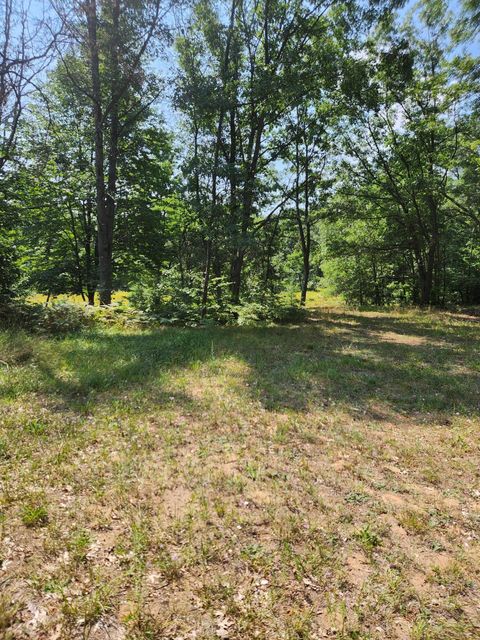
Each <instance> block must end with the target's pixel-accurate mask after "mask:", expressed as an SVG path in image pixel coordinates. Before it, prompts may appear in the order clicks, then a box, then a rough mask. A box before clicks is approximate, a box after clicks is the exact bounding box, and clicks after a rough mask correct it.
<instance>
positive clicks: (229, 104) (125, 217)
mask: <svg viewBox="0 0 480 640" xmlns="http://www.w3.org/2000/svg"><path fill="white" fill-rule="evenodd" d="M42 10H43V13H42V14H41V15H40V12H39V9H38V7H36V5H32V10H31V14H33V17H32V15H31V14H29V13H28V12H27V11H26V8H25V7H23V5H21V3H20V4H19V3H18V0H17V1H15V0H5V1H4V2H2V13H3V18H4V19H3V24H4V27H3V33H2V40H3V42H2V52H3V53H2V64H1V68H0V87H1V89H0V91H1V94H0V95H1V102H0V104H1V118H0V121H1V127H2V138H1V140H2V143H1V144H2V147H1V150H0V158H1V164H0V171H1V173H0V188H1V192H0V193H1V199H0V216H1V217H0V225H1V231H2V235H1V246H0V265H1V267H0V286H1V295H2V299H4V300H5V299H7V300H8V299H9V298H12V296H14V297H17V298H18V297H20V298H22V297H23V298H25V297H26V296H28V295H31V294H32V293H38V294H43V295H45V296H47V297H48V298H49V299H50V297H51V296H55V295H58V294H78V295H80V296H81V298H82V300H85V301H88V303H89V304H91V305H92V304H94V303H95V293H96V292H97V295H98V300H99V302H100V304H101V305H108V304H110V303H111V300H112V291H115V290H120V291H124V290H128V291H131V292H132V302H133V304H134V305H135V306H136V307H137V308H139V309H143V310H147V311H149V312H152V313H154V314H156V315H157V317H162V318H176V317H179V318H182V319H185V318H189V319H197V320H198V319H203V318H211V319H213V320H216V321H220V322H228V321H229V320H231V319H232V318H233V319H234V318H235V317H237V316H238V314H239V311H238V309H237V307H238V306H239V305H240V306H241V305H242V304H244V305H253V306H254V308H256V310H257V311H256V312H257V313H258V314H260V315H262V313H264V314H267V315H268V310H269V308H270V307H271V306H272V305H275V303H276V302H278V296H279V295H281V294H282V293H283V294H284V293H285V292H292V291H300V299H299V302H300V305H304V304H305V299H306V292H307V291H308V289H315V288H316V287H319V286H322V285H324V286H325V285H326V286H328V287H330V289H331V290H332V291H333V292H335V293H337V294H341V295H342V296H343V297H344V298H345V299H346V300H347V301H348V302H350V303H353V304H361V305H368V304H373V305H392V304H407V305H408V304H412V305H421V306H443V307H445V306H448V305H459V304H460V305H469V304H478V303H479V301H480V284H479V282H480V281H479V278H480V253H479V243H478V237H479V236H478V227H479V221H480V217H479V202H478V194H477V192H478V189H477V178H478V163H479V160H478V139H479V131H478V109H479V107H478V104H479V103H478V57H477V56H476V53H477V48H476V39H475V38H476V25H477V22H476V20H477V18H478V15H479V14H478V9H477V8H476V6H474V5H470V4H468V5H466V6H465V7H460V6H456V5H455V6H453V7H448V6H447V5H446V4H445V3H443V2H440V1H434V2H425V3H421V4H420V5H418V6H416V5H412V6H407V7H405V6H395V3H393V5H392V4H391V3H389V2H371V3H368V4H365V3H362V2H360V3H356V2H346V3H342V2H340V3H337V2H330V1H329V0H327V1H322V2H320V3H317V2H313V3H310V2H302V1H300V0H296V1H295V2H276V0H268V2H265V3H262V2H252V3H249V2H240V0H232V2H231V3H230V4H228V3H219V4H215V3H213V2H208V1H207V0H205V1H201V2H194V3H192V4H187V5H182V4H181V3H176V2H172V4H171V5H168V6H167V4H163V3H162V2H161V1H160V0H155V1H153V2H140V3H139V2H135V1H132V2H131V3H129V2H120V1H119V2H114V1H112V2H98V3H97V2H93V0H92V2H84V3H77V2H71V3H68V2H63V0H62V1H61V2H60V1H59V2H56V1H53V0H52V2H51V6H47V7H43V9H42ZM35 11H37V12H38V14H39V15H38V16H36V15H35ZM262 307H265V308H264V309H262ZM280 314H281V312H280ZM274 315H275V314H274Z"/></svg>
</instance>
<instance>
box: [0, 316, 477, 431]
mask: <svg viewBox="0 0 480 640" xmlns="http://www.w3.org/2000/svg"><path fill="white" fill-rule="evenodd" d="M413 318H414V319H412V316H409V315H406V316H405V317H403V316H402V315H395V316H392V315H388V314H374V315H373V317H372V316H371V315H361V314H355V313H348V312H332V311H330V312H328V313H318V314H317V315H316V317H315V318H314V321H313V322H311V323H307V324H304V325H301V326H282V327H280V326H277V327H243V328H242V327H236V328H233V327H231V328H218V327H212V328H203V329H178V328H169V329H163V330H155V331H149V332H142V333H121V332H118V333H114V332H101V333H100V332H99V333H95V332H92V333H88V334H84V335H82V336H73V337H69V338H66V339H65V340H61V341H55V340H47V339H45V342H44V346H45V347H46V350H44V351H42V352H41V354H40V356H41V357H38V358H37V360H36V363H35V364H36V368H37V376H40V380H39V381H37V384H36V389H35V390H37V391H38V392H40V393H45V394H52V395H53V396H57V397H60V398H61V399H62V400H63V402H64V403H66V404H67V405H68V406H71V407H72V408H74V407H78V405H79V404H82V403H84V402H85V401H87V402H88V404H89V405H90V406H92V405H95V404H97V403H103V402H112V401H115V399H120V398H122V397H126V394H127V392H130V391H132V390H136V391H138V393H137V396H139V397H141V396H142V393H144V397H145V399H146V401H147V402H153V403H160V404H163V403H164V402H166V401H167V400H168V395H169V394H168V388H169V385H170V382H171V380H172V379H174V378H176V377H177V376H179V375H180V376H181V375H182V372H183V371H185V370H188V376H189V377H188V380H191V379H192V376H195V375H198V376H202V375H205V371H204V369H203V367H204V366H205V365H208V363H212V364H214V365H215V363H219V362H221V361H222V360H224V359H225V358H227V359H228V358H234V359H237V360H240V361H241V362H243V363H244V364H246V365H247V371H248V373H247V379H246V380H245V383H247V382H248V385H247V384H245V385H244V390H245V394H246V395H247V396H249V397H250V398H251V399H254V400H257V401H259V402H260V403H261V404H262V405H263V406H264V407H265V408H267V409H268V410H275V411H293V412H304V411H308V410H315V409H317V410H318V408H322V407H326V406H329V405H331V404H335V405H339V406H341V407H342V409H344V410H347V411H351V412H352V414H355V413H354V412H358V411H362V410H365V411H369V412H370V413H371V414H372V415H373V416H375V417H376V418H377V419H378V418H382V417H385V418H387V417H389V414H391V413H394V412H404V413H408V414H410V415H412V417H413V416H416V417H417V418H418V419H421V417H422V416H424V415H426V414H428V413H438V414H447V413H452V412H458V413H460V414H465V415H468V414H473V413H476V412H477V411H478V409H479V406H480V367H479V360H478V355H477V354H478V347H479V344H480V331H479V328H478V326H477V325H474V324H470V325H467V324H461V323H457V324H456V325H455V326H453V325H452V324H449V321H448V320H446V321H440V320H439V321H436V320H435V318H433V321H429V319H428V317H427V316H425V317H424V316H423V315H421V314H420V315H419V316H414V317H413ZM12 384H13V383H12ZM187 385H188V382H187ZM104 392H108V395H107V394H106V393H104ZM185 392H186V396H185V397H184V398H183V399H182V398H180V396H179V397H178V398H177V401H178V402H182V403H183V402H187V396H188V386H187V387H186V389H185ZM0 393H2V394H3V395H4V396H8V395H12V394H13V395H14V394H15V389H14V388H13V387H12V385H10V386H9V384H8V382H7V384H5V385H3V388H1V389H0Z"/></svg>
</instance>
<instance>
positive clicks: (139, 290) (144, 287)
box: [130, 269, 232, 324]
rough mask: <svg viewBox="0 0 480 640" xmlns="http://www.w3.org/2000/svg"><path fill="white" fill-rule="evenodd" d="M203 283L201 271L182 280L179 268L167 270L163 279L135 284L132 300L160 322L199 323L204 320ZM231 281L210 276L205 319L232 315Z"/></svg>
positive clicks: (218, 319)
mask: <svg viewBox="0 0 480 640" xmlns="http://www.w3.org/2000/svg"><path fill="white" fill-rule="evenodd" d="M202 286H203V277H202V274H200V273H191V274H189V276H188V281H186V280H182V278H181V276H180V274H179V272H178V270H176V269H166V270H164V271H163V272H162V274H161V276H160V280H156V281H151V282H147V283H145V282H142V284H141V285H136V286H135V287H133V289H132V292H131V295H130V302H131V303H132V305H133V306H134V307H136V308H137V309H140V310H141V311H143V312H144V313H146V314H147V315H148V316H149V317H151V318H154V319H156V320H157V321H158V322H161V323H166V324H197V323H198V322H200V321H201V320H202V305H201V301H202ZM228 286H229V284H228V282H227V280H226V279H224V278H211V279H210V286H209V296H208V300H207V314H206V318H203V321H205V320H211V321H212V320H213V321H215V322H219V323H222V324H224V323H227V322H228V321H229V320H230V319H231V318H232V311H231V309H230V306H229V305H228V304H226V303H223V302H222V300H227V299H228V294H227V293H226V289H227V288H228Z"/></svg>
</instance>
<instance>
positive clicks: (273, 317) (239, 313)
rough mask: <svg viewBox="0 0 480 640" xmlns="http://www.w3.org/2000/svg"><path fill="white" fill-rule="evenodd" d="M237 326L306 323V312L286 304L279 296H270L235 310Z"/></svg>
mask: <svg viewBox="0 0 480 640" xmlns="http://www.w3.org/2000/svg"><path fill="white" fill-rule="evenodd" d="M234 310H235V317H236V324H238V325H240V326H246V325H254V324H258V323H262V322H263V323H269V322H273V323H279V324H289V323H294V322H304V321H305V319H306V311H305V309H304V308H303V307H299V306H296V305H294V304H285V303H284V302H282V301H281V300H280V299H279V298H278V297H277V296H275V297H273V296H269V297H268V298H267V299H266V300H265V301H263V302H259V301H258V300H257V301H252V302H245V303H243V304H241V305H238V306H237V307H235V308H234Z"/></svg>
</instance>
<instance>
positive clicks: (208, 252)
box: [201, 0, 237, 318]
mask: <svg viewBox="0 0 480 640" xmlns="http://www.w3.org/2000/svg"><path fill="white" fill-rule="evenodd" d="M236 2H237V0H232V4H231V8H230V23H229V28H228V36H227V42H226V45H225V57H224V60H223V68H222V84H223V89H225V87H226V84H227V80H228V66H229V64H230V50H231V44H232V37H233V29H234V25H235V10H236ZM225 114H226V109H225V108H224V107H222V108H221V111H220V114H219V117H218V126H217V134H216V139H215V150H214V159H213V171H212V206H211V211H210V216H209V217H210V220H209V224H208V226H209V229H208V234H209V235H208V237H207V238H206V240H205V270H204V273H203V287H202V305H201V306H202V310H201V316H202V318H204V317H205V316H206V315H207V303H208V287H209V284H210V268H211V264H212V243H213V240H212V232H213V228H212V227H213V221H214V219H215V216H216V214H217V180H218V165H219V157H220V145H221V141H222V131H223V122H224V119H225Z"/></svg>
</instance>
